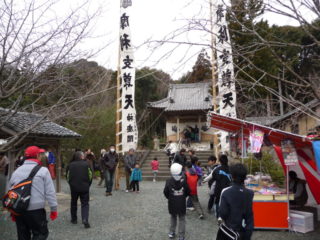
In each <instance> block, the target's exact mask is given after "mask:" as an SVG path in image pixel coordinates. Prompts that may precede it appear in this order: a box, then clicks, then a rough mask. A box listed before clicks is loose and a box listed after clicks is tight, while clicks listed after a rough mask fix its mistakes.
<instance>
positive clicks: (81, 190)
mask: <svg viewBox="0 0 320 240" xmlns="http://www.w3.org/2000/svg"><path fill="white" fill-rule="evenodd" d="M84 159H85V156H84V153H83V152H81V151H78V152H76V153H75V154H74V157H73V161H72V162H70V164H69V166H68V167H67V181H68V183H69V185H70V190H71V222H72V223H73V224H76V223H77V202H78V198H79V197H80V201H81V217H82V223H83V224H84V227H85V228H90V224H89V221H88V220H89V198H90V197H89V189H90V186H91V183H92V174H93V173H92V169H91V167H90V166H89V164H88V163H87V161H84Z"/></svg>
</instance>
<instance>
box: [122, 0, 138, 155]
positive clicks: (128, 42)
mask: <svg viewBox="0 0 320 240" xmlns="http://www.w3.org/2000/svg"><path fill="white" fill-rule="evenodd" d="M121 6H122V7H121V12H120V38H119V43H120V74H121V88H122V93H121V98H122V102H121V104H122V110H121V111H122V120H121V122H122V131H121V134H122V143H121V144H122V151H123V152H126V151H129V149H130V148H133V149H136V148H137V144H138V128H137V122H136V109H135V74H136V72H135V61H134V54H133V53H134V52H133V47H132V38H131V32H130V9H131V6H132V3H131V1H125V2H122V5H121Z"/></svg>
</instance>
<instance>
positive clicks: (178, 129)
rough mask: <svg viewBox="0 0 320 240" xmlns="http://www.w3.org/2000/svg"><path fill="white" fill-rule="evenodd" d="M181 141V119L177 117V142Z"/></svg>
mask: <svg viewBox="0 0 320 240" xmlns="http://www.w3.org/2000/svg"><path fill="white" fill-rule="evenodd" d="M179 141H180V118H179V116H177V142H179Z"/></svg>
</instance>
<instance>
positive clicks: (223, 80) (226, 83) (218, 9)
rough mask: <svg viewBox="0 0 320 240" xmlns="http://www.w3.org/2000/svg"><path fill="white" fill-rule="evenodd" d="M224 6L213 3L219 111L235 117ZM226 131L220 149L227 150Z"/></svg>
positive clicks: (230, 58)
mask: <svg viewBox="0 0 320 240" xmlns="http://www.w3.org/2000/svg"><path fill="white" fill-rule="evenodd" d="M226 13H227V11H226V6H225V4H224V3H223V1H222V0H217V1H216V2H215V3H214V5H213V21H214V34H215V36H216V39H215V40H216V41H215V42H216V53H217V55H216V58H217V69H218V91H219V94H218V100H219V113H220V114H221V115H224V116H229V117H234V118H236V117H237V113H236V101H237V99H236V97H237V96H236V86H235V78H234V66H233V59H232V47H231V41H230V35H229V30H228V23H227V20H226ZM227 136H228V133H227V132H221V137H220V143H221V150H222V151H227V150H229V143H228V140H227Z"/></svg>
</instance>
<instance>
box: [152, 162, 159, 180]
mask: <svg viewBox="0 0 320 240" xmlns="http://www.w3.org/2000/svg"><path fill="white" fill-rule="evenodd" d="M151 168H152V173H153V182H155V181H156V177H157V174H158V171H159V162H158V159H157V158H156V157H155V158H154V159H153V160H152V162H151Z"/></svg>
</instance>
